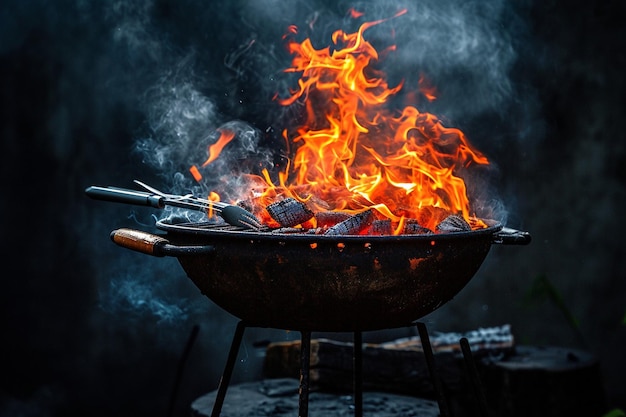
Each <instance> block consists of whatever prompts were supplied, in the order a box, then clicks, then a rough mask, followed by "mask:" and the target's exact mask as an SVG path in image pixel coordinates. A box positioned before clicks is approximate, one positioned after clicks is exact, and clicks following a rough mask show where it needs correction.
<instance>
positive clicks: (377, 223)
mask: <svg viewBox="0 0 626 417" xmlns="http://www.w3.org/2000/svg"><path fill="white" fill-rule="evenodd" d="M392 233H393V232H392V230H391V220H390V219H381V220H374V221H373V222H372V227H371V228H370V234H372V235H391V234H392Z"/></svg>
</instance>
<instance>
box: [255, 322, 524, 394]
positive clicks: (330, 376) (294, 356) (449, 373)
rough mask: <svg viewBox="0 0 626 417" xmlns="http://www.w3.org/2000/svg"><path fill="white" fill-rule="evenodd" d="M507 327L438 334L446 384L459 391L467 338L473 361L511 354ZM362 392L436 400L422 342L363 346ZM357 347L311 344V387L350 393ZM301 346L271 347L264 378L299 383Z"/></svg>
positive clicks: (325, 342)
mask: <svg viewBox="0 0 626 417" xmlns="http://www.w3.org/2000/svg"><path fill="white" fill-rule="evenodd" d="M510 330H511V329H510V326H509V325H504V326H500V327H493V328H487V329H478V330H474V331H471V332H467V333H435V334H433V335H431V336H430V342H431V345H432V349H433V352H434V354H435V360H436V365H437V367H438V368H439V372H440V373H441V377H442V379H443V382H444V385H445V386H446V387H447V389H450V390H452V391H460V390H462V387H461V371H462V368H463V361H462V355H461V353H460V352H461V348H460V345H459V341H460V339H461V338H462V337H466V338H467V339H468V341H469V342H470V346H471V347H472V351H473V353H474V356H475V357H485V356H489V355H492V356H493V355H496V356H504V355H508V354H511V352H512V351H513V347H514V338H513V335H512V334H511V331H510ZM362 352H363V387H364V389H366V390H384V391H389V392H396V393H400V394H410V395H416V396H423V397H427V398H431V397H433V395H434V392H433V387H432V384H431V382H430V376H429V373H428V368H427V366H426V360H425V357H424V354H423V351H422V347H421V341H420V339H419V338H418V337H410V338H403V339H397V340H394V341H391V342H387V343H382V344H367V343H366V344H364V345H363V350H362ZM352 361H353V345H352V343H349V342H339V341H334V340H330V339H326V338H319V339H313V340H311V362H310V383H311V384H312V385H314V386H317V387H318V388H320V389H329V390H339V391H347V392H349V391H350V390H351V389H352V378H353V367H352V365H353V363H352ZM299 373H300V342H299V341H292V342H276V343H272V344H270V345H268V347H267V350H266V356H265V362H264V375H265V376H266V377H268V378H282V377H292V378H298V377H299Z"/></svg>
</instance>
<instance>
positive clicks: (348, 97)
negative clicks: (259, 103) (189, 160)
mask: <svg viewBox="0 0 626 417" xmlns="http://www.w3.org/2000/svg"><path fill="white" fill-rule="evenodd" d="M405 12H406V11H405V10H403V11H401V12H400V13H398V14H397V15H396V16H399V15H401V14H404V13H405ZM353 13H356V12H353ZM381 22H383V20H378V21H373V22H366V23H363V24H362V25H361V26H360V28H359V29H358V31H357V32H356V33H345V32H343V31H342V30H337V31H335V32H334V33H333V34H332V48H331V47H326V48H323V49H315V47H314V46H313V44H312V42H311V40H310V39H308V38H307V39H305V40H304V41H302V42H300V43H299V42H296V41H295V40H294V38H295V37H296V36H297V34H298V29H297V27H295V26H290V27H289V28H288V32H287V34H286V35H285V36H284V39H286V40H287V48H288V51H289V52H290V53H291V54H292V55H293V59H292V66H291V67H290V68H288V69H286V70H285V72H290V73H299V74H300V78H299V80H298V85H297V88H295V89H293V90H291V91H290V93H289V96H288V97H286V98H277V100H278V102H279V103H280V104H281V105H283V106H290V105H293V104H294V103H298V104H303V109H304V112H305V114H304V115H303V116H304V123H303V124H302V125H300V126H297V127H293V128H288V129H285V130H284V131H283V136H284V138H285V140H286V141H287V143H288V145H289V147H290V148H294V149H296V150H295V154H293V155H292V158H291V159H290V161H289V163H288V164H287V166H286V167H285V168H284V170H283V171H281V172H279V173H278V184H275V183H274V181H273V180H272V179H271V178H270V174H269V172H268V171H266V170H265V171H264V172H263V177H262V178H260V177H254V176H251V181H253V182H255V187H257V186H258V185H259V184H262V187H261V188H262V189H263V191H262V193H261V194H260V196H257V197H256V198H257V204H258V205H259V206H261V207H266V206H267V205H268V204H270V203H271V202H272V201H275V199H276V198H279V197H281V196H282V197H294V198H297V199H299V200H300V201H303V202H306V203H307V205H308V206H309V207H310V208H311V209H312V210H314V211H315V210H316V209H317V210H337V211H339V210H341V211H348V212H354V213H357V212H360V211H364V210H367V209H374V210H375V211H376V212H377V213H378V217H380V218H389V219H391V221H392V222H393V223H394V224H396V225H402V224H403V223H404V221H405V220H406V219H417V220H418V222H419V223H420V225H422V226H424V227H427V228H429V229H431V230H434V229H435V226H436V225H437V224H438V223H439V222H440V221H441V220H442V219H443V218H444V217H446V216H448V215H450V214H460V215H462V216H463V217H464V218H465V219H466V220H468V222H469V223H470V224H471V225H472V227H474V228H476V227H483V226H484V223H482V222H481V221H480V220H478V219H476V218H474V217H473V213H471V211H470V204H469V200H468V197H467V190H466V186H465V182H464V180H463V179H462V178H461V177H460V176H459V172H460V171H461V170H463V169H465V168H467V167H468V166H469V165H471V164H473V163H475V164H488V163H489V162H488V160H487V158H486V157H485V156H483V155H482V154H481V153H480V152H478V151H477V150H475V149H473V147H472V146H471V145H470V144H469V143H468V141H467V138H466V137H465V135H464V134H463V132H461V131H460V130H459V129H455V128H448V127H445V126H444V125H443V124H442V123H441V121H440V120H439V119H438V118H437V117H436V116H434V115H432V114H429V113H422V112H420V111H419V110H418V109H417V108H415V107H413V106H407V107H405V108H404V109H402V110H396V111H393V110H390V109H389V108H388V105H387V102H388V100H389V99H390V98H392V97H393V96H394V95H395V94H397V93H398V92H399V91H401V89H402V87H403V84H402V83H400V84H399V85H396V86H393V87H392V86H390V85H389V84H388V83H387V81H386V79H385V74H384V73H383V72H382V71H380V70H379V69H377V68H376V67H375V65H373V64H375V63H376V62H377V61H378V59H379V55H378V52H377V51H376V49H375V48H374V47H373V46H372V44H370V43H369V42H368V41H367V40H366V39H365V38H364V36H363V34H364V32H365V31H366V30H367V29H369V28H370V27H372V26H374V25H377V24H379V23H381ZM388 49H389V50H394V49H395V46H391V47H389V48H388ZM419 85H420V92H421V93H422V94H423V95H424V96H425V98H426V99H428V100H434V99H435V90H434V88H433V87H432V86H431V85H429V84H428V82H427V81H426V80H425V79H424V78H423V77H421V78H420V81H419ZM231 139H232V136H230V135H228V134H225V132H222V136H221V137H220V140H219V141H218V142H217V143H216V146H215V148H214V149H212V150H211V156H210V157H209V159H208V160H207V162H205V165H206V164H208V163H210V162H211V161H212V160H213V159H214V158H216V157H217V156H218V155H219V151H221V149H222V147H223V146H225V145H226V144H227V143H228V142H229V141H230V140H231ZM196 171H197V170H196ZM193 172H194V171H193V170H192V173H193ZM194 175H195V174H194ZM196 178H197V177H196ZM251 183H252V182H251ZM264 220H266V221H267V222H270V223H271V219H269V217H268V216H265V217H264ZM396 230H400V227H397V228H396Z"/></svg>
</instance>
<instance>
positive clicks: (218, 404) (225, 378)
mask: <svg viewBox="0 0 626 417" xmlns="http://www.w3.org/2000/svg"><path fill="white" fill-rule="evenodd" d="M245 329H246V325H245V324H244V323H243V321H240V322H239V323H237V328H236V329H235V335H234V336H233V342H232V343H231V345H230V351H229V352H228V359H227V360H226V366H225V367H224V373H223V374H222V378H221V379H220V383H219V386H218V388H217V395H216V396H215V403H214V404H213V411H212V412H211V417H219V415H220V413H221V412H222V405H224V398H225V397H226V390H227V389H228V384H230V377H231V376H232V375H233V369H234V368H235V361H236V360H237V354H238V353H239V347H240V346H241V339H242V338H243V332H244V330H245Z"/></svg>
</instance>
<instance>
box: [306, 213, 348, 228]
mask: <svg viewBox="0 0 626 417" xmlns="http://www.w3.org/2000/svg"><path fill="white" fill-rule="evenodd" d="M350 216H351V214H349V213H345V212H342V211H320V212H319V213H315V219H316V220H317V225H318V226H319V227H331V226H334V225H336V224H337V223H341V222H342V221H344V220H347V219H348V218H350Z"/></svg>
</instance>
